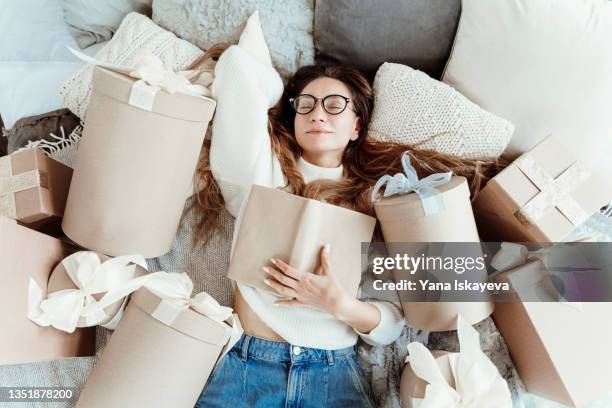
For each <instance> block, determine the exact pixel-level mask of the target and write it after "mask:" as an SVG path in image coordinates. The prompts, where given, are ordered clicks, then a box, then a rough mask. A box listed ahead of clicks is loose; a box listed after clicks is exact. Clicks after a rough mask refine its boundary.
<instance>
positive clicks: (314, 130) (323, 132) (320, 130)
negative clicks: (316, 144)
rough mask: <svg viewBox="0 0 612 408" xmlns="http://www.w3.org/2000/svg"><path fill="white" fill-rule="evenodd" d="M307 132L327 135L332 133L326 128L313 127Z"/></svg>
mask: <svg viewBox="0 0 612 408" xmlns="http://www.w3.org/2000/svg"><path fill="white" fill-rule="evenodd" d="M306 133H308V134H309V135H327V134H330V133H332V132H331V131H329V130H324V129H313V130H309V131H307V132H306Z"/></svg>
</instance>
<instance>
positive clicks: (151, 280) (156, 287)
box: [83, 271, 243, 357]
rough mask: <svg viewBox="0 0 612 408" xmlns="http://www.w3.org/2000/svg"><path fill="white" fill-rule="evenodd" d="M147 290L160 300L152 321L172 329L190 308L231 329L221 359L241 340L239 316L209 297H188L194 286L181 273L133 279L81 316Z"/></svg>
mask: <svg viewBox="0 0 612 408" xmlns="http://www.w3.org/2000/svg"><path fill="white" fill-rule="evenodd" d="M142 286H144V287H146V288H147V289H148V290H149V291H151V292H152V293H154V294H155V295H156V296H158V297H159V298H161V299H162V301H161V302H160V304H159V305H158V306H157V308H156V310H155V311H154V312H153V317H154V318H156V319H157V320H159V321H161V322H163V323H164V324H166V325H168V326H171V325H172V324H173V323H174V321H175V320H176V318H177V317H178V315H179V314H180V313H181V312H182V311H184V310H187V309H189V308H191V309H193V310H195V311H196V312H198V313H200V314H201V315H204V316H206V317H208V318H210V319H212V320H214V321H216V322H219V323H223V322H225V323H227V324H228V325H229V327H230V328H231V335H230V340H229V342H228V344H226V345H225V347H224V348H223V352H222V354H221V357H223V355H225V353H227V352H228V351H229V350H230V349H231V348H232V347H233V346H234V344H236V342H237V341H238V340H239V339H240V336H242V333H243V330H242V326H241V324H240V320H239V319H238V316H237V315H235V314H233V310H232V308H230V307H227V306H222V305H220V304H219V302H217V301H216V300H215V299H214V298H213V297H212V296H211V295H209V294H208V293H206V292H200V293H198V294H197V295H195V296H193V297H192V296H191V294H192V292H193V282H192V280H191V279H190V278H189V276H188V275H187V274H186V273H185V272H183V273H168V272H163V271H162V272H155V273H151V274H148V275H145V276H141V277H139V278H136V279H134V280H132V281H131V282H129V283H128V285H126V286H124V287H122V288H119V289H118V290H116V291H110V292H108V293H107V294H106V295H105V296H104V297H103V298H102V299H100V301H99V302H97V303H94V304H91V305H90V306H89V307H87V308H86V309H85V310H84V312H83V313H84V314H86V315H89V314H93V315H95V314H97V313H98V312H99V311H100V310H101V309H103V308H105V307H106V306H107V305H109V304H111V303H113V302H114V301H116V300H117V299H118V298H121V297H122V296H126V295H127V294H128V293H131V292H133V291H135V290H137V289H138V288H140V287H142Z"/></svg>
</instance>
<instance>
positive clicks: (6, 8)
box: [0, 0, 76, 91]
mask: <svg viewBox="0 0 612 408" xmlns="http://www.w3.org/2000/svg"><path fill="white" fill-rule="evenodd" d="M0 7H1V10H0V29H1V30H2V34H1V35H0V61H74V56H73V55H72V54H70V52H68V50H67V49H66V45H69V46H71V47H76V42H75V41H74V38H72V36H71V35H70V32H69V31H68V27H67V25H66V23H65V22H64V16H63V12H62V7H61V5H60V3H59V0H3V1H2V2H1V6H0ZM2 91H4V89H2Z"/></svg>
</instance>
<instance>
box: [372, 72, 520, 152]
mask: <svg viewBox="0 0 612 408" xmlns="http://www.w3.org/2000/svg"><path fill="white" fill-rule="evenodd" d="M513 130H514V127H513V126H512V124H511V123H509V122H508V121H506V120H504V119H502V118H499V117H497V116H495V115H493V114H491V113H489V112H486V111H484V110H482V109H480V108H479V107H478V106H477V105H476V104H474V103H472V102H470V101H469V100H468V99H467V98H465V97H464V96H463V95H461V94H460V93H459V92H457V91H455V90H454V89H453V88H451V87H450V86H448V85H446V84H444V83H442V82H439V81H436V80H435V79H432V78H430V77H428V76H427V75H426V74H424V73H423V72H421V71H417V70H414V69H412V68H410V67H407V66H405V65H400V64H391V63H385V64H383V65H382V66H381V67H380V69H379V70H378V72H377V73H376V78H375V80H374V112H373V114H372V121H371V122H370V127H369V129H368V135H369V137H372V138H374V139H376V140H382V141H389V142H397V143H404V144H409V145H413V146H415V147H420V148H423V149H433V150H437V151H439V152H442V153H448V154H453V155H458V156H461V157H468V158H478V157H498V156H499V155H501V153H502V152H503V150H504V148H505V147H506V145H507V144H508V141H509V140H510V137H511V136H512V132H513Z"/></svg>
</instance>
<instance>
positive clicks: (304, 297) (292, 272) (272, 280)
mask: <svg viewBox="0 0 612 408" xmlns="http://www.w3.org/2000/svg"><path fill="white" fill-rule="evenodd" d="M329 250H330V248H329V245H325V246H324V247H323V248H322V249H321V255H320V256H321V273H320V274H314V273H311V272H303V271H300V270H297V269H295V268H294V267H292V266H291V265H288V264H287V263H285V262H283V261H281V260H280V259H271V260H270V261H271V262H272V264H273V265H274V266H273V267H267V266H264V268H263V269H264V271H266V273H267V274H268V276H269V277H268V278H267V279H265V280H264V282H265V283H266V284H267V285H268V286H270V287H271V288H272V289H274V290H276V291H277V292H278V293H279V294H281V295H284V296H287V297H291V298H293V299H290V300H277V301H276V302H275V304H277V305H287V306H309V307H312V308H315V309H318V310H321V311H324V312H328V313H331V314H332V315H334V317H335V318H336V319H338V320H340V321H343V322H345V323H346V324H348V325H349V326H351V327H353V328H354V329H356V330H357V331H359V332H361V333H369V332H370V331H371V330H372V329H374V328H375V327H376V326H378V324H379V323H380V319H381V314H380V311H379V310H378V308H377V307H376V306H374V305H373V304H371V303H367V302H362V301H360V300H358V299H355V298H354V297H352V296H350V295H349V294H348V293H346V292H345V291H344V289H343V288H342V285H341V283H340V282H339V281H338V278H337V276H336V275H334V273H333V272H332V270H331V269H330V267H329Z"/></svg>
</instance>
